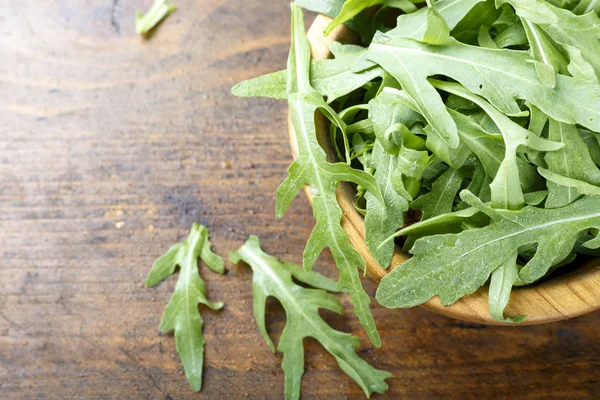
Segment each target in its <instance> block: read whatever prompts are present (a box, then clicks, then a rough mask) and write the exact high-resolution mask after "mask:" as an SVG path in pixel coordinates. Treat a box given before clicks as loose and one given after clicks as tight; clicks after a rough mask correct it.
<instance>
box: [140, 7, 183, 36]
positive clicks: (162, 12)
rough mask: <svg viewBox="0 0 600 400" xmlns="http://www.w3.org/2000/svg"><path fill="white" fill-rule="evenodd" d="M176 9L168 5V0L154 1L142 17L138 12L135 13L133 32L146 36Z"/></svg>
mask: <svg viewBox="0 0 600 400" xmlns="http://www.w3.org/2000/svg"><path fill="white" fill-rule="evenodd" d="M175 10H177V7H176V6H174V5H171V4H169V0H154V3H153V4H152V7H150V10H148V12H147V13H146V14H144V15H142V13H141V12H140V11H137V12H136V13H135V31H136V32H137V33H138V34H142V35H144V34H146V33H148V32H149V31H150V30H151V29H152V28H154V27H155V26H156V25H157V24H158V23H159V22H160V21H162V20H163V19H164V18H166V17H167V16H168V15H169V14H171V13H173V12H175Z"/></svg>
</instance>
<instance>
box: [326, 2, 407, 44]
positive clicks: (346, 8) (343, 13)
mask: <svg viewBox="0 0 600 400" xmlns="http://www.w3.org/2000/svg"><path fill="white" fill-rule="evenodd" d="M377 5H384V6H389V7H396V8H399V9H401V10H402V11H404V12H405V13H407V14H408V13H411V12H414V11H416V10H417V7H416V6H415V5H414V4H413V3H411V2H410V1H409V0H346V2H345V3H344V5H343V7H342V9H341V10H340V12H339V14H337V15H336V17H335V19H334V20H333V21H331V23H330V24H329V25H328V26H327V28H325V31H324V32H323V34H324V35H325V36H327V35H329V34H330V33H331V32H332V31H333V30H334V29H335V28H337V27H338V26H339V25H341V24H343V23H346V22H347V21H349V20H351V19H352V18H354V17H355V16H357V15H358V14H359V13H361V12H362V11H364V10H366V9H367V8H369V7H373V6H377Z"/></svg>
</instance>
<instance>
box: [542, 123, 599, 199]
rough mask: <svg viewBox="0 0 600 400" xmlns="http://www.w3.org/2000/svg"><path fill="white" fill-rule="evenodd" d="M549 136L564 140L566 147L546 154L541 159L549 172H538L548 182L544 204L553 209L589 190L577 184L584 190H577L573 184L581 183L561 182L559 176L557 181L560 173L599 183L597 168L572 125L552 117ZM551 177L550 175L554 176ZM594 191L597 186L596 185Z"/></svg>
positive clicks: (552, 138)
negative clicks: (548, 192)
mask: <svg viewBox="0 0 600 400" xmlns="http://www.w3.org/2000/svg"><path fill="white" fill-rule="evenodd" d="M548 138H549V139H551V140H554V141H557V142H562V143H564V144H565V147H563V148H562V149H560V150H558V151H555V152H551V153H547V154H546V155H545V157H544V160H545V161H546V163H547V164H548V170H549V171H548V172H544V173H542V170H543V171H546V170H545V169H540V174H541V175H542V176H544V177H545V178H546V179H548V180H549V181H550V182H548V189H549V190H550V194H549V196H548V200H547V201H546V207H548V208H555V207H562V206H565V205H567V204H570V203H572V202H573V201H575V200H576V199H577V198H579V197H580V195H581V194H586V192H589V190H585V189H583V187H580V188H581V189H582V190H584V191H583V192H580V191H578V190H577V188H576V186H581V185H575V186H573V185H572V184H573V182H571V181H564V180H563V179H560V178H558V181H557V180H556V177H557V176H563V177H564V178H567V179H573V180H575V181H583V182H582V183H583V184H585V183H587V184H591V185H595V186H594V187H597V186H600V169H598V167H597V166H596V164H595V163H594V161H593V160H592V157H591V155H590V152H589V150H588V147H587V146H586V144H585V142H584V141H583V139H582V138H581V136H580V135H579V132H578V131H577V128H576V127H575V126H573V125H568V124H563V123H560V122H556V121H554V120H553V119H551V120H550V129H549V135H548ZM550 177H553V179H551V178H550ZM559 181H561V182H563V183H564V182H571V184H568V185H563V184H560V183H559ZM596 190H600V189H598V188H597V189H596ZM578 192H579V193H578ZM592 192H593V190H592ZM587 194H590V193H587Z"/></svg>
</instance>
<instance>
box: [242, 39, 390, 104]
mask: <svg viewBox="0 0 600 400" xmlns="http://www.w3.org/2000/svg"><path fill="white" fill-rule="evenodd" d="M330 46H331V49H332V50H334V49H336V48H338V49H340V48H341V49H347V48H356V47H357V46H349V45H340V44H336V42H332V44H331V45H330ZM341 49H340V50H341ZM365 52H366V50H365V49H364V48H359V49H355V50H354V51H351V52H350V51H340V52H337V53H336V57H335V58H334V59H330V60H316V61H315V60H312V61H311V67H310V71H311V72H310V84H311V86H312V87H313V88H314V89H315V90H316V91H317V92H319V93H320V94H321V95H323V96H325V98H326V99H327V102H328V103H331V102H332V101H334V100H336V99H339V98H340V97H342V96H345V95H347V94H348V93H350V92H352V91H354V90H356V89H359V88H361V87H362V86H364V85H366V84H367V83H368V82H370V81H372V80H373V79H376V78H379V77H381V76H382V75H383V73H384V72H383V70H382V69H381V68H379V67H376V66H369V67H368V68H366V69H363V70H361V71H356V70H355V69H354V66H355V65H356V64H357V63H358V62H359V61H360V59H361V57H362V56H363V55H364V53H365ZM287 78H288V72H287V71H286V70H283V71H278V72H273V73H270V74H267V75H262V76H259V77H256V78H253V79H249V80H247V81H243V82H240V83H238V84H237V85H235V86H234V87H233V88H232V89H231V91H232V93H233V94H234V95H236V96H239V97H269V98H272V99H277V100H280V99H287V97H288V92H287Z"/></svg>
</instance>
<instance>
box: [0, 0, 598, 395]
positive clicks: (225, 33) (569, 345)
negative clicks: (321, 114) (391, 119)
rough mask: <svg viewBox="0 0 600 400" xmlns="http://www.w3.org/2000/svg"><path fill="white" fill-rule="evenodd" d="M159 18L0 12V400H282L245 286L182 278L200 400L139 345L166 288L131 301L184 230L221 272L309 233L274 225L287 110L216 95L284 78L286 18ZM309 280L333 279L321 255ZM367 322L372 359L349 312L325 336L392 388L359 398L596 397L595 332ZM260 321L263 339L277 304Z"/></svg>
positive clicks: (292, 214) (183, 11) (26, 0)
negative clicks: (220, 263) (246, 249)
mask: <svg viewBox="0 0 600 400" xmlns="http://www.w3.org/2000/svg"><path fill="white" fill-rule="evenodd" d="M176 3H177V5H179V11H177V12H176V13H175V14H173V15H172V16H171V17H169V18H168V19H167V20H166V21H165V23H163V24H162V25H161V26H160V27H159V28H158V29H157V31H156V32H155V34H154V35H153V36H152V37H151V38H150V40H147V41H144V40H141V39H140V38H139V37H138V36H136V35H135V33H134V27H133V18H134V13H135V10H136V9H141V8H147V7H148V6H149V4H150V1H149V0H135V1H134V0H115V1H113V0H19V1H16V0H3V1H2V2H1V3H0V180H1V183H0V398H1V399H6V400H13V399H75V398H77V399H165V400H167V399H172V400H175V399H244V398H251V399H279V398H282V393H283V377H282V373H281V371H280V367H279V365H280V362H281V357H280V355H272V354H271V353H270V352H269V351H268V349H267V347H266V345H265V344H264V343H263V341H262V340H261V338H260V336H259V334H258V331H257V329H256V327H255V324H254V321H253V318H252V314H251V310H252V308H251V307H252V297H251V286H250V279H251V275H250V273H249V269H248V268H247V267H245V266H243V265H240V266H236V265H231V264H228V265H227V268H228V271H227V273H226V274H225V275H224V276H218V275H216V274H214V273H211V272H210V271H207V269H206V268H202V269H201V274H202V275H203V276H204V278H205V279H206V280H207V282H208V283H207V285H208V290H209V295H210V296H211V298H212V299H214V300H222V301H225V302H226V306H225V309H224V310H223V311H220V312H210V311H208V310H206V309H204V308H203V309H202V313H203V316H204V318H205V328H204V334H205V337H206V341H207V346H206V365H205V370H204V388H203V391H202V392H201V393H199V394H197V393H193V392H191V391H190V389H189V388H188V386H187V383H186V381H185V378H184V376H182V375H181V374H182V371H181V367H180V362H179V360H178V358H177V354H176V353H175V343H174V340H173V338H172V336H170V335H159V334H158V331H157V327H158V323H159V320H160V315H161V312H162V308H163V307H164V305H165V304H166V302H167V301H168V298H169V295H170V293H171V291H172V289H173V286H174V283H175V278H174V277H173V278H171V279H169V280H168V281H167V282H166V283H164V284H161V285H160V286H158V287H157V288H155V289H146V288H144V287H143V286H142V282H143V280H144V277H145V275H146V273H147V271H148V269H149V267H150V265H151V263H152V261H153V259H154V258H156V257H157V256H158V255H160V254H161V252H162V251H164V250H165V249H166V248H168V246H170V245H171V244H173V243H175V242H176V241H178V240H180V239H181V238H182V237H184V236H185V235H186V233H187V230H188V229H189V227H190V225H191V223H192V222H194V221H198V222H201V223H203V224H206V225H208V226H209V227H210V229H211V235H212V240H213V243H214V248H215V249H216V250H217V252H219V253H220V254H222V255H226V254H227V252H228V251H229V250H231V249H234V248H236V247H237V246H239V245H240V244H241V243H242V242H243V241H244V240H245V238H246V237H247V235H248V234H250V233H254V234H258V235H259V236H261V238H262V240H263V245H264V248H265V249H266V250H267V251H269V252H271V253H273V254H276V255H278V256H281V257H285V258H286V259H288V260H291V261H295V262H299V261H300V259H301V252H302V248H303V243H304V242H305V240H306V239H307V237H308V235H309V233H310V230H311V228H312V225H313V219H312V216H311V212H310V208H309V206H308V204H307V202H306V200H305V199H304V198H303V197H300V198H299V199H298V200H296V201H295V203H294V204H293V206H292V209H291V210H290V211H289V212H288V214H287V215H286V217H285V218H284V219H283V220H281V221H276V220H274V219H273V210H274V193H275V189H276V187H277V185H278V183H279V182H280V181H281V180H282V179H283V178H284V177H285V174H286V168H287V166H288V163H289V162H290V159H291V155H290V150H289V144H288V137H287V128H286V106H285V104H284V103H277V102H273V101H268V100H247V99H236V98H233V97H232V96H231V95H230V93H229V90H230V87H231V86H232V84H233V83H234V82H236V81H239V80H242V79H245V78H248V77H251V76H255V75H258V74H261V73H265V72H268V71H273V70H277V69H280V68H282V67H284V65H285V58H286V52H287V46H288V43H289V38H288V22H289V17H288V4H287V2H286V1H282V0H277V1H276V0H271V1H265V0H245V1H242V0H220V1H203V0H196V1H193V0H179V1H177V2H176ZM309 20H310V18H309ZM317 268H319V269H320V270H321V271H323V272H324V273H326V274H328V275H331V276H333V275H334V274H335V272H334V271H335V269H334V267H333V265H332V260H331V257H330V256H329V255H328V254H324V255H323V256H322V257H321V259H320V261H319V263H318V267H317ZM365 284H366V287H367V290H368V291H369V292H370V293H371V294H373V293H374V291H375V285H374V284H373V283H372V282H369V281H366V282H365ZM343 302H344V304H345V306H346V308H347V309H349V306H350V304H349V302H348V299H347V297H343ZM373 313H374V315H375V319H376V321H377V323H378V326H379V329H380V332H381V336H382V339H383V342H384V347H383V348H382V349H373V348H372V347H371V346H370V344H369V343H368V342H367V341H366V340H365V338H364V335H363V334H362V332H361V330H360V327H359V325H358V323H357V321H356V320H355V319H354V318H353V317H352V315H351V314H350V313H349V312H348V313H347V314H346V316H342V317H338V316H335V315H330V314H326V318H328V319H329V320H330V321H331V323H332V324H333V325H334V326H336V327H337V328H339V329H343V330H346V331H349V332H353V333H355V334H357V335H360V336H361V343H362V344H361V348H360V353H361V355H362V356H363V357H364V358H365V359H366V360H368V361H369V362H371V363H373V364H374V365H376V366H377V367H379V368H381V369H386V370H388V371H390V372H392V373H393V374H394V378H392V379H390V380H389V383H390V391H389V392H388V393H387V394H386V395H383V396H377V397H376V398H389V399H411V400H412V399H437V398H444V399H504V398H506V399H513V398H522V399H585V398H594V397H597V392H598V390H599V389H600V380H599V378H598V373H597V371H598V367H599V366H600V358H599V357H600V341H599V340H598V338H599V337H600V324H599V322H600V313H594V314H590V315H586V316H583V317H580V318H577V319H574V320H571V321H566V322H561V323H555V324H550V325H543V326H531V327H524V328H510V327H484V326H478V325H471V324H464V323H460V322H458V321H454V320H451V319H447V318H445V317H441V316H437V315H434V314H431V313H429V312H428V311H426V310H423V309H419V308H416V309H412V310H406V311H394V310H386V309H383V308H381V307H377V306H375V304H373ZM268 319H269V327H270V331H271V332H273V334H274V336H275V337H278V335H279V333H280V332H281V330H282V328H283V326H284V324H285V315H284V314H283V312H282V311H281V309H280V308H278V306H277V304H274V303H270V304H269V312H268ZM306 354H307V356H306V369H307V371H306V374H305V377H304V381H303V397H304V398H305V399H344V398H350V399H360V398H362V397H363V396H362V393H361V391H360V389H359V388H358V386H357V385H355V384H354V383H353V382H352V381H351V380H350V379H349V378H348V377H346V376H345V375H344V374H343V373H342V372H341V371H340V370H339V369H338V368H337V366H336V365H335V362H334V361H333V359H332V357H330V356H329V355H328V354H327V353H325V352H324V350H323V349H322V348H321V347H320V346H319V345H318V344H317V343H316V342H313V341H307V342H306Z"/></svg>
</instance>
